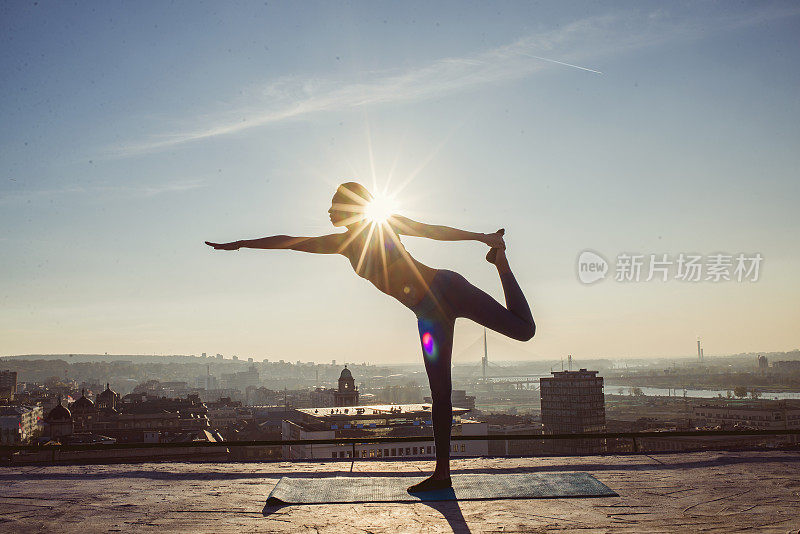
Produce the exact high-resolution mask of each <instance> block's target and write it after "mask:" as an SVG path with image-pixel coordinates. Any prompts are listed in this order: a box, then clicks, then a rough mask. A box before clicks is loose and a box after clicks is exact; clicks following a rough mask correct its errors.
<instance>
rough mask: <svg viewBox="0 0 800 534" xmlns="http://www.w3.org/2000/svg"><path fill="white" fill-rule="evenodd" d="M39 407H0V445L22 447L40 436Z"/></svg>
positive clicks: (40, 416) (40, 412)
mask: <svg viewBox="0 0 800 534" xmlns="http://www.w3.org/2000/svg"><path fill="white" fill-rule="evenodd" d="M41 420H42V407H41V406H0V444H2V445H24V444H27V443H30V442H31V440H33V439H35V438H37V437H39V435H40V434H41V426H40V423H41Z"/></svg>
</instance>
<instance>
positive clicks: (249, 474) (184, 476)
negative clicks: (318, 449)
mask: <svg viewBox="0 0 800 534" xmlns="http://www.w3.org/2000/svg"><path fill="white" fill-rule="evenodd" d="M620 456H622V455H620ZM620 456H616V458H619V457H620ZM657 456H659V457H660V458H659V459H656V458H653V457H651V456H647V455H631V456H630V457H629V458H630V462H627V463H624V464H622V463H603V461H602V460H603V458H602V457H599V458H598V461H597V462H585V463H558V464H551V465H540V466H531V467H520V466H515V467H480V468H475V469H470V468H469V467H466V468H463V467H462V468H459V469H453V473H477V474H480V473H483V474H487V475H488V474H498V473H543V472H560V471H589V472H591V471H638V470H640V469H647V470H650V471H653V470H673V469H697V468H703V467H714V466H723V465H734V464H753V465H757V464H767V463H775V462H778V463H800V454H798V455H796V456H789V455H782V456H773V455H768V456H762V455H756V454H753V455H748V456H726V455H725V454H724V453H720V454H719V455H718V456H717V457H716V458H711V459H707V460H694V461H681V455H679V454H669V455H666V454H665V455H657ZM508 460H509V461H513V460H514V459H513V458H509V459H508ZM367 463H368V462H363V463H362V466H363V465H364V464H367ZM129 465H130V464H129ZM139 465H140V464H137V467H138V468H129V469H126V468H125V464H115V465H114V466H96V467H95V468H99V469H103V470H102V471H100V472H91V469H92V468H93V467H91V466H89V467H86V466H83V467H77V466H58V465H55V466H36V467H16V468H15V467H14V466H10V467H6V468H3V467H0V481H3V480H19V479H20V478H26V477H29V478H35V479H37V480H102V479H115V478H117V479H126V478H144V479H152V480H236V479H248V478H251V479H270V478H272V479H280V478H281V477H284V476H302V477H303V478H327V477H332V476H350V477H372V476H386V475H387V473H390V472H391V471H389V470H388V469H383V470H380V471H356V472H350V471H349V468H348V466H349V465H350V464H349V463H346V464H345V463H342V464H341V466H342V467H341V468H332V469H328V470H325V471H319V470H316V471H310V472H304V471H302V470H300V469H298V470H296V471H295V470H292V471H289V470H286V469H278V470H273V471H270V470H264V471H257V470H247V471H229V470H225V471H220V472H211V473H210V472H208V471H203V466H204V465H209V464H198V463H185V464H179V465H182V466H191V471H175V470H166V469H164V470H158V469H159V468H158V467H155V469H154V468H152V467H151V468H149V469H148V468H142V467H139ZM150 465H153V464H150ZM155 465H156V466H158V464H155ZM170 465H173V466H174V465H176V463H174V462H173V463H171V464H170ZM210 465H231V464H227V463H221V464H210ZM245 465H253V464H245ZM267 465H269V467H271V468H272V469H274V467H273V465H272V464H267ZM293 465H294V466H297V465H302V463H301V462H297V463H295V464H293ZM315 465H318V466H319V464H318V463H317V464H315ZM321 467H323V466H321ZM324 467H327V466H324ZM60 469H67V470H69V471H71V472H67V471H59V470H60ZM391 474H392V476H397V477H409V478H418V477H419V472H418V471H408V472H391Z"/></svg>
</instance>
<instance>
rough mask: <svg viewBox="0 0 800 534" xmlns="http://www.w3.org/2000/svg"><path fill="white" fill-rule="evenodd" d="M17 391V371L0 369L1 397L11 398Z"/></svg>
mask: <svg viewBox="0 0 800 534" xmlns="http://www.w3.org/2000/svg"><path fill="white" fill-rule="evenodd" d="M16 392H17V372H16V371H0V399H8V400H11V399H13V398H14V393H16Z"/></svg>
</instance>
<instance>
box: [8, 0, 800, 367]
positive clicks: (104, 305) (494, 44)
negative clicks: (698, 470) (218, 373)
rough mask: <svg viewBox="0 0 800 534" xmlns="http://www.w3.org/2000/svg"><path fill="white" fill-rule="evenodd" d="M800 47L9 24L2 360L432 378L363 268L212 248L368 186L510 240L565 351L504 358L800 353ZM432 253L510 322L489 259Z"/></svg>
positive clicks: (525, 10)
mask: <svg viewBox="0 0 800 534" xmlns="http://www.w3.org/2000/svg"><path fill="white" fill-rule="evenodd" d="M798 35H800V6H799V5H798V4H797V3H796V2H739V3H733V2H719V3H717V2H685V3H681V2H670V3H664V2H585V3H582V2H569V3H564V2H475V3H470V2H402V3H396V2H303V3H293V2H271V1H268V2H235V3H234V2H231V3H218V2H205V3H204V2H171V3H167V2H113V1H109V2H86V3H83V2H76V3H69V4H68V3H66V2H47V1H39V2H31V1H28V2H14V1H9V2H3V3H2V5H0V40H1V41H2V46H0V69H2V72H3V73H4V74H3V76H2V77H1V78H0V91H1V92H2V95H3V98H2V99H0V121H1V122H2V124H3V128H2V129H0V251H2V252H0V355H12V354H32V353H34V354H39V353H100V354H102V353H106V352H107V353H109V354H200V353H202V352H206V353H209V354H216V353H222V354H225V355H226V356H230V355H234V354H235V355H238V356H239V357H240V358H241V357H253V358H255V359H256V360H260V359H263V358H269V359H270V360H277V359H285V360H288V361H296V360H302V361H318V362H325V361H330V360H332V359H336V360H337V361H339V362H343V361H352V362H363V361H369V362H373V363H378V364H380V363H399V362H415V361H419V358H420V355H421V351H420V345H419V339H418V335H417V332H416V323H415V318H414V316H413V314H412V313H411V312H410V311H409V310H408V309H406V308H404V307H403V306H402V305H401V304H399V303H398V302H397V301H394V300H393V299H391V298H390V297H387V296H386V295H383V294H382V293H380V292H378V291H376V290H375V288H374V287H372V286H371V284H369V283H368V282H367V281H365V280H363V279H360V278H358V277H357V276H355V275H354V273H353V271H352V269H351V267H350V265H349V263H348V261H347V260H346V259H345V258H343V257H341V256H327V255H326V256H322V255H311V254H303V253H300V252H293V251H282V250H281V251H264V250H241V251H236V252H229V251H214V250H212V249H210V248H208V247H207V246H205V245H204V244H203V241H205V240H210V241H233V240H238V239H250V238H256V237H263V236H268V235H274V234H288V235H300V236H306V235H322V234H326V233H331V232H334V231H336V230H335V229H334V228H332V227H331V226H330V221H329V220H328V216H327V209H328V207H329V205H330V198H331V196H332V194H333V192H334V190H335V187H336V185H337V184H339V183H341V182H344V181H350V180H356V181H361V182H362V183H364V184H365V185H366V186H367V187H369V188H374V189H376V190H386V191H389V192H391V193H393V194H395V196H396V200H397V202H398V206H399V207H398V211H399V213H401V214H404V215H406V216H409V217H412V218H414V219H416V220H420V221H422V222H427V223H432V224H444V225H448V226H452V227H456V228H462V229H466V230H471V231H476V232H493V231H495V230H496V229H497V228H501V227H503V228H505V229H506V242H507V244H508V256H509V260H510V262H511V266H512V268H513V269H514V273H515V275H516V277H517V280H518V281H519V283H520V285H521V287H522V288H523V290H524V292H525V294H526V296H527V297H528V299H529V302H530V303H531V305H532V308H533V313H534V317H535V318H536V322H537V333H536V336H535V337H534V338H533V340H531V341H529V342H527V343H519V342H515V341H510V340H504V339H501V338H500V336H499V335H496V334H492V335H490V343H489V345H490V359H531V360H536V359H552V358H559V357H563V356H565V355H567V354H571V355H573V356H574V357H575V358H576V359H578V360H580V359H581V358H587V359H588V358H597V357H608V358H626V357H637V358H641V357H663V356H667V357H670V356H674V357H680V356H688V355H691V354H693V353H694V352H695V351H696V339H697V337H698V336H700V338H701V340H702V343H703V346H704V350H705V354H706V355H721V354H729V353H740V352H749V351H783V350H792V349H795V348H797V347H798V346H800V341H799V340H798V329H797V325H798V324H800V304H799V303H800V298H799V297H800V280H798V276H797V274H796V273H798V272H800V247H799V246H798V243H799V242H800V241H798V239H797V235H798V233H799V232H798V231H799V230H800V219H798V217H797V205H798V200H800V180H798V171H800V154H799V153H798V147H799V146H800V92H799V91H798V87H800V69H799V68H798V67H799V66H800V46H799V45H800V42H799V41H798ZM404 243H405V245H406V247H407V248H408V249H409V251H410V252H411V253H412V254H413V255H414V256H415V257H416V258H417V259H418V260H419V261H421V262H423V263H425V264H426V265H429V266H431V267H434V268H446V269H452V270H455V271H458V272H459V273H461V274H463V275H464V276H466V277H467V279H469V280H470V281H471V282H472V283H473V284H475V285H476V286H478V287H480V288H482V289H484V290H485V291H487V292H488V293H489V294H491V295H492V296H494V297H495V298H497V299H498V300H499V301H500V302H501V303H502V302H503V295H502V290H501V286H500V283H499V279H498V276H497V273H496V270H495V269H494V268H493V267H492V266H491V265H489V264H488V263H487V262H486V261H485V260H484V259H483V258H484V255H485V253H486V247H485V245H483V244H481V243H478V242H435V241H430V240H425V239H422V238H409V237H405V238H404ZM585 250H590V251H594V252H595V253H598V254H599V255H600V256H601V257H603V258H604V259H605V260H606V261H607V262H608V271H607V274H606V277H605V279H602V280H599V281H597V282H595V283H592V284H584V283H582V282H581V280H580V279H579V277H578V265H577V259H578V257H579V255H580V254H581V252H582V251H585ZM623 254H628V255H642V256H643V257H644V259H645V260H648V259H649V258H650V255H651V254H655V255H657V256H658V257H659V258H661V257H662V255H664V254H666V255H668V256H667V257H668V259H669V260H671V261H677V258H678V257H679V255H680V254H685V255H696V256H701V257H702V260H701V261H702V262H709V261H711V260H710V258H711V257H712V256H713V255H717V254H721V255H723V256H732V257H734V258H735V257H736V256H737V255H738V254H744V255H745V259H748V258H753V257H755V255H756V254H760V256H761V258H762V261H761V262H760V263H758V266H759V272H758V277H757V279H756V280H752V278H753V277H754V276H752V275H753V274H754V273H751V277H750V278H745V279H744V280H743V281H741V282H740V281H737V280H736V279H735V277H733V278H734V279H733V280H730V281H726V280H721V281H719V282H714V281H713V279H712V280H706V279H705V276H706V273H707V272H708V271H704V272H703V277H702V278H701V280H699V281H694V282H693V281H685V280H680V279H676V278H675V276H676V275H677V271H675V272H670V274H669V275H668V279H667V281H662V280H661V278H660V277H656V279H654V280H650V281H646V278H647V274H648V273H647V265H649V263H645V267H644V270H643V274H642V277H641V279H640V280H639V281H636V280H635V279H631V280H626V281H618V280H617V279H616V273H617V272H618V271H617V269H619V268H620V265H621V264H622V260H620V255H623ZM671 268H672V269H677V264H673V266H672V267H671ZM730 272H731V274H733V269H732V268H731V269H730ZM481 335H482V329H481V327H479V326H478V325H476V324H474V323H470V322H469V321H467V320H464V319H461V320H459V321H458V323H457V326H456V341H455V349H454V360H455V362H456V363H463V362H469V361H476V360H478V359H479V358H480V356H481V350H482V346H481V344H480V343H476V340H477V339H478V338H479V337H480V336H481Z"/></svg>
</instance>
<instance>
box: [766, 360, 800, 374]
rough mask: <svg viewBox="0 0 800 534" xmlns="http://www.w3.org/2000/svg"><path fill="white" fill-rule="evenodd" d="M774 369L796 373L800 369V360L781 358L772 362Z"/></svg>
mask: <svg viewBox="0 0 800 534" xmlns="http://www.w3.org/2000/svg"><path fill="white" fill-rule="evenodd" d="M772 369H773V370H774V371H777V372H789V373H795V372H798V371H800V360H781V361H777V362H772Z"/></svg>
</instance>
